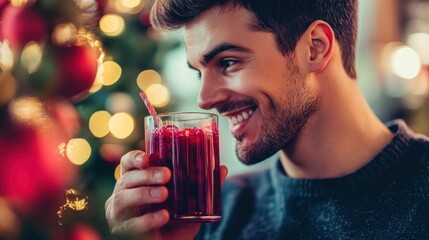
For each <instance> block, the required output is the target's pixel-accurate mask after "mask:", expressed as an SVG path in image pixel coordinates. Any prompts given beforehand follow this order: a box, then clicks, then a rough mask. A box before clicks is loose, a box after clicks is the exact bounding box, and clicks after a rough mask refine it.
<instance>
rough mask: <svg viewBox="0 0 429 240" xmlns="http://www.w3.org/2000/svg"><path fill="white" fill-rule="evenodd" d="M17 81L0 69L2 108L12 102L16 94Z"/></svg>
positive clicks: (0, 103) (0, 102) (0, 99)
mask: <svg viewBox="0 0 429 240" xmlns="http://www.w3.org/2000/svg"><path fill="white" fill-rule="evenodd" d="M16 88H17V84H16V80H15V78H14V77H13V76H12V75H11V74H10V73H9V72H3V71H1V69H0V106H1V105H4V104H6V103H8V102H9V101H10V100H12V98H13V96H15V93H16Z"/></svg>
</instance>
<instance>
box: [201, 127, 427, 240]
mask: <svg viewBox="0 0 429 240" xmlns="http://www.w3.org/2000/svg"><path fill="white" fill-rule="evenodd" d="M388 126H389V128H390V130H391V131H392V132H393V133H394V138H393V140H392V142H391V143H390V144H389V145H388V146H387V147H386V148H384V149H383V150H382V151H381V152H380V153H379V154H378V155H377V156H376V157H375V158H374V159H373V160H372V161H371V162H370V163H369V164H367V165H366V166H365V167H363V168H362V169H360V170H358V171H356V172H354V173H353V174H350V175H348V176H345V177H341V178H335V179H323V180H297V179H292V178H289V177H287V176H286V175H285V173H284V171H283V170H282V168H281V165H280V162H279V161H277V162H276V163H275V164H274V165H273V166H272V167H271V168H269V169H264V170H260V171H257V172H251V173H247V174H244V175H239V176H234V177H230V178H229V179H228V180H227V182H226V183H225V184H224V186H223V189H222V194H223V195H222V198H223V218H222V220H221V221H220V222H218V223H211V224H204V225H203V227H202V228H201V230H200V232H199V234H198V236H197V239H207V240H216V239H234V240H235V239H264V240H265V239H267V240H271V239H377V240H380V239H389V240H391V239H407V240H408V239H429V139H428V138H426V137H424V136H421V135H416V134H414V133H413V132H411V131H410V130H409V129H408V128H407V126H406V125H405V123H404V122H403V121H401V120H397V121H394V122H391V123H389V124H388Z"/></svg>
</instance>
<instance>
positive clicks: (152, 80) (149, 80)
mask: <svg viewBox="0 0 429 240" xmlns="http://www.w3.org/2000/svg"><path fill="white" fill-rule="evenodd" d="M156 83H161V75H159V73H158V72H157V71H155V70H152V69H149V70H144V71H142V72H140V73H139V75H138V76H137V86H139V88H140V89H141V90H142V91H146V89H147V88H148V87H149V86H150V85H152V84H156Z"/></svg>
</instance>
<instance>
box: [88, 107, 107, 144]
mask: <svg viewBox="0 0 429 240" xmlns="http://www.w3.org/2000/svg"><path fill="white" fill-rule="evenodd" d="M111 117H112V115H110V113H109V112H107V111H97V112H95V113H93V114H92V115H91V117H90V118H89V130H90V131H91V133H92V134H93V135H94V136H96V137H98V138H102V137H104V136H106V135H107V134H109V131H110V130H109V120H110V118H111Z"/></svg>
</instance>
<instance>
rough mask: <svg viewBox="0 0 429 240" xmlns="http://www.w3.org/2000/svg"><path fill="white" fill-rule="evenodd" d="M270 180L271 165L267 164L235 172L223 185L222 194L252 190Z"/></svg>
mask: <svg viewBox="0 0 429 240" xmlns="http://www.w3.org/2000/svg"><path fill="white" fill-rule="evenodd" d="M270 182H271V181H270V168H269V166H265V167H262V168H260V169H257V170H251V171H247V172H244V173H239V174H234V175H232V176H230V177H228V178H227V179H226V180H225V184H224V185H223V186H222V194H228V193H233V192H240V191H252V190H255V189H256V188H260V187H261V185H264V184H269V183H270Z"/></svg>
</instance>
